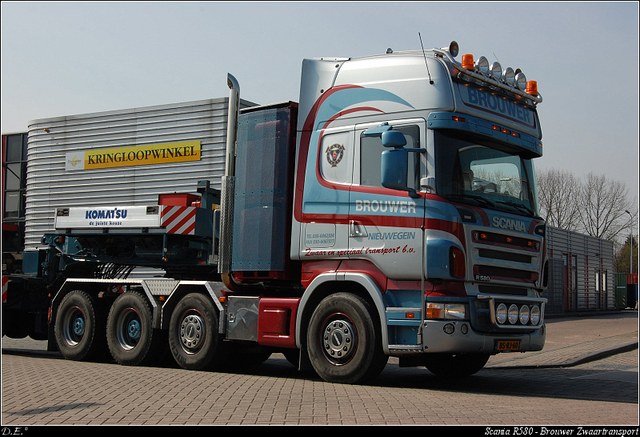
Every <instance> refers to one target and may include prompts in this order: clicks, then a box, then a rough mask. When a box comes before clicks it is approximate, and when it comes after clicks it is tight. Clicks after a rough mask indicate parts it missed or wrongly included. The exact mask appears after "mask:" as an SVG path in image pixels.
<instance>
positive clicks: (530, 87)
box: [525, 80, 538, 96]
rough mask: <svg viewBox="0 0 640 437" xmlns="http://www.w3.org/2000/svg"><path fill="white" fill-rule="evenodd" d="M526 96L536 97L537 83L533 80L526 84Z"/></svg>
mask: <svg viewBox="0 0 640 437" xmlns="http://www.w3.org/2000/svg"><path fill="white" fill-rule="evenodd" d="M525 92H526V93H527V94H530V95H532V96H537V95H538V82H536V81H535V80H530V81H528V82H527V90H526V91H525Z"/></svg>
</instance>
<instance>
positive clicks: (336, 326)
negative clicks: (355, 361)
mask: <svg viewBox="0 0 640 437" xmlns="http://www.w3.org/2000/svg"><path fill="white" fill-rule="evenodd" d="M321 340H322V351H323V353H324V356H325V358H326V359H327V361H329V362H330V363H331V364H333V365H335V366H340V365H343V364H346V363H347V362H349V360H351V358H352V357H353V354H354V352H355V350H356V348H357V336H356V330H355V328H354V326H353V322H352V321H351V320H350V319H349V318H348V317H347V316H345V315H344V314H334V315H333V316H332V317H330V318H329V319H327V321H326V322H325V323H324V325H323V330H322V339H321Z"/></svg>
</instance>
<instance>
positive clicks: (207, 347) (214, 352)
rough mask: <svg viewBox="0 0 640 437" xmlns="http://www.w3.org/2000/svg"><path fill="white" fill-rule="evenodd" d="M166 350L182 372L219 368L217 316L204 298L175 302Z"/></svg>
mask: <svg viewBox="0 0 640 437" xmlns="http://www.w3.org/2000/svg"><path fill="white" fill-rule="evenodd" d="M169 348H170V349H171V354H172V355H173V358H174V359H175V361H176V363H177V364H178V365H179V366H180V367H182V368H183V369H189V370H208V369H212V368H214V367H216V366H218V365H220V364H222V362H223V361H224V353H223V352H222V350H223V347H222V337H221V336H220V335H219V334H218V312H217V310H216V309H215V307H214V305H213V302H211V300H209V299H208V298H207V297H206V296H204V295H202V294H199V293H191V294H188V295H186V296H185V297H183V298H182V300H180V302H178V305H176V308H175V309H174V310H173V313H172V314H171V319H170V322H169Z"/></svg>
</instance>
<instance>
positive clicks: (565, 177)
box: [537, 169, 638, 240]
mask: <svg viewBox="0 0 640 437" xmlns="http://www.w3.org/2000/svg"><path fill="white" fill-rule="evenodd" d="M537 179H538V197H539V203H540V214H541V215H542V217H544V218H545V220H546V221H547V223H548V224H549V225H551V226H554V227H557V228H561V229H566V230H569V231H575V232H581V233H584V234H587V235H590V236H592V237H596V238H602V239H605V240H615V239H616V238H617V237H622V238H624V237H625V235H624V231H625V230H627V231H628V230H629V228H630V226H631V225H632V223H634V222H637V214H638V210H637V205H635V204H634V203H633V202H634V201H635V199H634V201H631V200H629V192H628V189H627V187H626V186H625V184H624V183H622V182H618V181H614V180H611V179H608V178H607V177H606V176H598V175H595V174H594V173H589V174H588V175H587V176H586V177H585V178H584V180H580V179H578V178H576V177H575V176H573V174H571V173H570V172H568V171H566V170H556V169H550V170H548V171H541V172H538V174H537ZM626 211H631V212H629V213H627V212H626ZM629 214H631V216H632V217H631V220H629V217H628V215H629Z"/></svg>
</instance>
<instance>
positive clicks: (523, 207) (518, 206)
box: [498, 200, 539, 218]
mask: <svg viewBox="0 0 640 437" xmlns="http://www.w3.org/2000/svg"><path fill="white" fill-rule="evenodd" d="M498 203H503V204H505V205H509V206H511V207H513V208H515V209H518V210H520V211H524V212H526V213H528V214H530V215H531V216H532V217H535V218H539V217H538V216H537V215H536V213H535V211H533V210H532V209H531V208H529V207H528V206H527V205H523V204H521V203H516V202H505V201H502V200H499V201H498Z"/></svg>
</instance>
